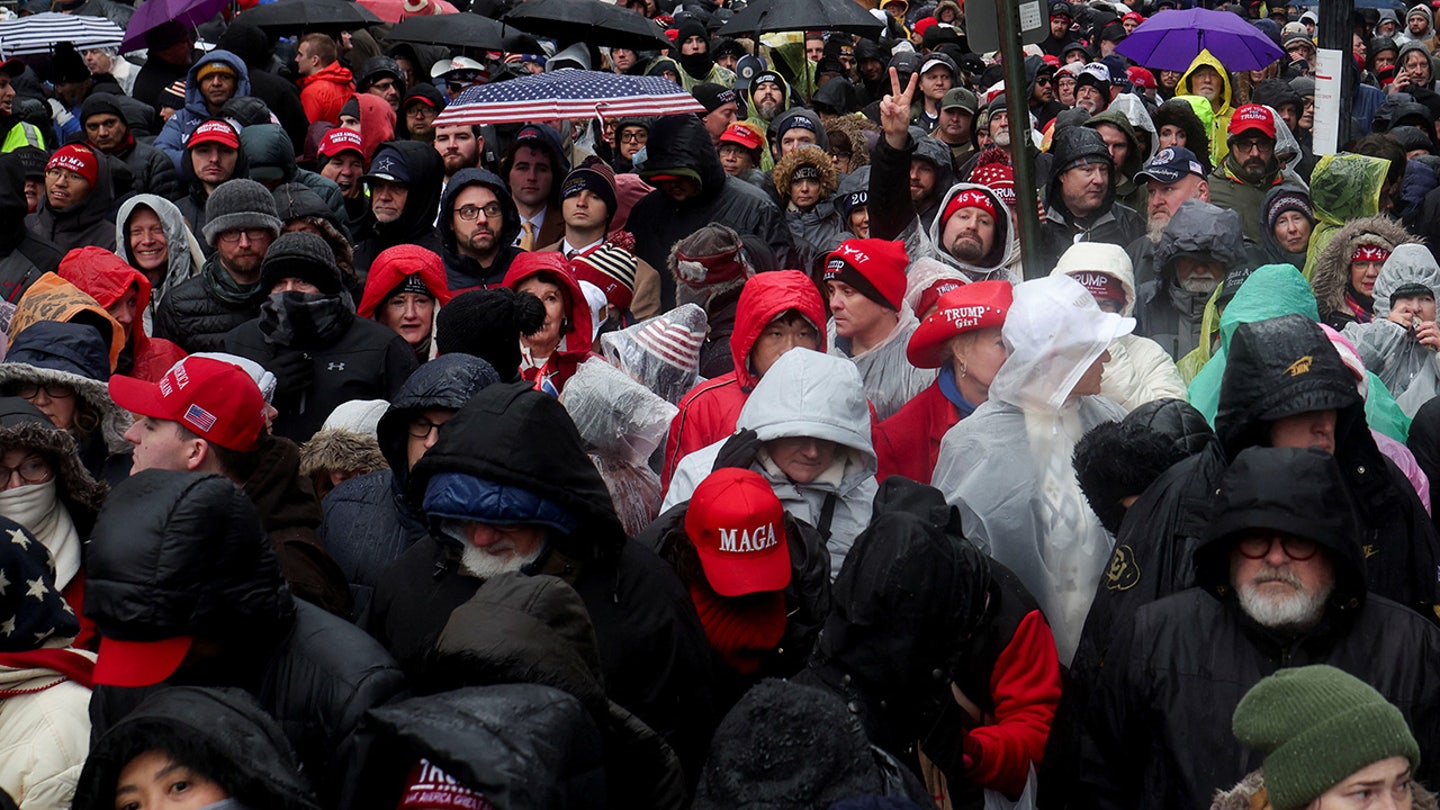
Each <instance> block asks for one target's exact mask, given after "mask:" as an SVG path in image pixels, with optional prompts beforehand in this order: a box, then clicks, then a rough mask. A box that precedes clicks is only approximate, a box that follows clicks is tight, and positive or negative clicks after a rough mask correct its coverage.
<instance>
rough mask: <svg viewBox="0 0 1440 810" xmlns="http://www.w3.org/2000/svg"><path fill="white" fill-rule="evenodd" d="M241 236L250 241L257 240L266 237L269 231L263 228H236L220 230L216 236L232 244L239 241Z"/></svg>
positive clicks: (268, 235)
mask: <svg viewBox="0 0 1440 810" xmlns="http://www.w3.org/2000/svg"><path fill="white" fill-rule="evenodd" d="M242 236H243V237H245V238H246V239H248V240H249V241H251V242H259V241H260V240H262V239H268V238H269V237H270V231H268V230H266V229H264V228H236V229H235V230H233V231H224V232H222V233H221V234H220V236H219V237H218V238H219V240H220V241H221V242H223V243H225V244H227V245H233V244H235V243H237V242H239V241H240V237H242Z"/></svg>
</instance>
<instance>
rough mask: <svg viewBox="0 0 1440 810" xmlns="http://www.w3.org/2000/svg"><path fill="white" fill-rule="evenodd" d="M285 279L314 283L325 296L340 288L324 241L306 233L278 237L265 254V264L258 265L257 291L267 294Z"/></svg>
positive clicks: (333, 258)
mask: <svg viewBox="0 0 1440 810" xmlns="http://www.w3.org/2000/svg"><path fill="white" fill-rule="evenodd" d="M287 278H298V279H300V280H302V281H307V282H309V283H311V284H314V285H315V286H316V287H317V288H319V290H320V292H322V293H325V294H326V295H335V294H337V293H339V292H340V291H341V289H343V288H342V286H341V283H340V268H339V266H337V265H336V264H335V252H334V251H332V250H331V249H330V245H328V244H327V243H326V242H325V240H324V239H321V238H320V237H319V236H316V235H315V234H313V233H309V232H308V231H295V232H292V233H287V234H281V236H280V238H279V239H276V240H275V241H274V242H273V243H272V244H271V245H270V249H269V250H267V251H266V252H265V261H264V262H263V263H262V264H261V265H260V287H261V289H263V290H267V291H268V290H270V289H272V288H274V286H275V285H276V284H278V283H280V282H281V281H283V280H284V279H287Z"/></svg>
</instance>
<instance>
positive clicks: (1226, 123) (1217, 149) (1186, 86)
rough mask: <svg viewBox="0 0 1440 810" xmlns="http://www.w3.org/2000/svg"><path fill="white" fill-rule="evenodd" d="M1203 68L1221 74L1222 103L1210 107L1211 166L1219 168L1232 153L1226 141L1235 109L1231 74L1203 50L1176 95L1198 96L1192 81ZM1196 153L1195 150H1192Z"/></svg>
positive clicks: (1180, 84) (1181, 81) (1187, 69)
mask: <svg viewBox="0 0 1440 810" xmlns="http://www.w3.org/2000/svg"><path fill="white" fill-rule="evenodd" d="M1201 66H1209V67H1211V68H1214V69H1215V70H1216V72H1218V73H1219V74H1220V101H1219V103H1218V104H1216V103H1212V104H1211V105H1210V131H1209V135H1210V165H1211V166H1219V165H1220V164H1221V162H1222V161H1224V160H1225V155H1226V154H1228V153H1229V152H1230V147H1229V145H1228V144H1226V142H1225V139H1226V137H1227V136H1228V135H1229V132H1230V116H1231V115H1233V114H1234V112H1235V108H1234V107H1232V106H1231V97H1230V94H1231V93H1232V92H1233V90H1234V85H1233V84H1232V83H1231V81H1230V72H1229V71H1228V70H1226V69H1225V66H1224V65H1222V64H1220V60H1219V59H1216V58H1215V55H1214V54H1212V53H1210V51H1209V50H1202V51H1200V53H1199V54H1198V55H1197V56H1196V57H1195V61H1193V62H1191V63H1190V67H1188V68H1186V70H1185V75H1183V76H1181V77H1180V83H1179V84H1177V85H1175V95H1177V96H1193V95H1198V94H1197V93H1196V92H1195V91H1194V89H1193V88H1192V86H1191V80H1192V79H1193V77H1194V75H1195V71H1196V70H1198V69H1199V68H1200V67H1201ZM1191 151H1192V152H1193V151H1194V150H1193V149H1192V150H1191Z"/></svg>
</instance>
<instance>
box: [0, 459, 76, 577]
mask: <svg viewBox="0 0 1440 810" xmlns="http://www.w3.org/2000/svg"><path fill="white" fill-rule="evenodd" d="M0 515H4V516H5V517H7V518H10V519H11V520H13V521H15V522H16V523H19V524H20V525H21V526H24V527H25V528H26V529H27V530H29V532H30V533H31V534H33V535H35V539H36V540H39V541H40V544H41V545H43V546H45V550H46V551H49V552H50V559H51V560H53V561H54V563H55V587H56V588H57V589H61V588H64V587H65V586H66V585H69V584H70V580H72V579H74V578H75V575H76V574H77V573H79V572H80V535H79V534H78V533H76V531H75V524H74V522H72V521H71V520H70V511H69V510H68V509H66V508H65V505H64V504H62V503H60V495H59V490H58V489H57V488H56V481H55V479H53V478H52V479H50V480H49V481H46V482H45V483H43V484H26V485H24V486H19V487H15V488H14V489H7V490H5V491H4V492H0Z"/></svg>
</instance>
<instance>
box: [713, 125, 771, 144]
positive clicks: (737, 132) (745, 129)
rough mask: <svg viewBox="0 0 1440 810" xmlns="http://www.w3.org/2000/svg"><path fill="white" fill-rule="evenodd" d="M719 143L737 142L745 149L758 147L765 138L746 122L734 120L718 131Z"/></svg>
mask: <svg viewBox="0 0 1440 810" xmlns="http://www.w3.org/2000/svg"><path fill="white" fill-rule="evenodd" d="M720 142H721V143H738V144H740V145H741V146H743V147H745V148H746V149H759V148H760V146H761V144H763V143H765V139H764V138H763V137H762V136H761V135H760V133H758V132H756V131H755V130H754V128H752V127H750V126H749V125H748V124H745V123H741V122H736V123H734V124H731V125H730V127H729V128H728V129H726V130H725V131H724V132H722V133H720Z"/></svg>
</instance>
